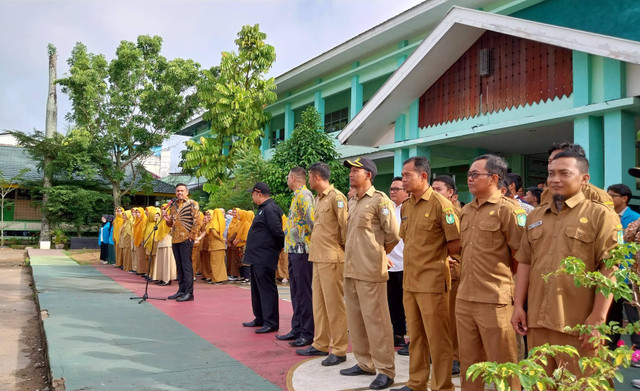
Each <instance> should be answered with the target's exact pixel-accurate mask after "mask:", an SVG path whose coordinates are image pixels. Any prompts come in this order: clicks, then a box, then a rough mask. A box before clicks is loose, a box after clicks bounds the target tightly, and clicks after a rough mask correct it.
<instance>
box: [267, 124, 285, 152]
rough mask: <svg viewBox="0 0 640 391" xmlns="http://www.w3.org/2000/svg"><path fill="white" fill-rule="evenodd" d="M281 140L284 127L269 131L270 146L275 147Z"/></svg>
mask: <svg viewBox="0 0 640 391" xmlns="http://www.w3.org/2000/svg"><path fill="white" fill-rule="evenodd" d="M283 141H284V128H282V129H276V130H272V131H271V135H270V137H269V146H270V147H271V148H275V147H276V145H278V144H280V143H281V142H283Z"/></svg>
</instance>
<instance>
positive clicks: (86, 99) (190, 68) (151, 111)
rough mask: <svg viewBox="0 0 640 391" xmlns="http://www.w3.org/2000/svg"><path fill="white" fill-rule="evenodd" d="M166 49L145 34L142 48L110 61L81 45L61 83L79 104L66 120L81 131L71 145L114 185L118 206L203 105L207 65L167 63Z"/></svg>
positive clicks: (123, 50)
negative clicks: (199, 91) (155, 151)
mask: <svg viewBox="0 0 640 391" xmlns="http://www.w3.org/2000/svg"><path fill="white" fill-rule="evenodd" d="M161 48H162V38H160V37H158V36H154V37H150V36H147V35H141V36H139V37H138V40H137V42H136V43H134V42H128V41H122V42H121V43H120V46H119V47H118V49H117V50H116V57H115V58H114V59H113V60H111V62H107V60H106V59H105V57H104V56H103V55H96V54H92V53H89V52H87V48H86V46H85V45H83V44H82V43H77V44H76V46H75V47H74V49H73V51H72V54H71V57H70V58H69V60H68V61H67V62H68V64H69V68H70V70H69V74H68V75H67V76H66V77H65V78H62V79H60V80H58V83H59V84H60V85H62V91H63V92H64V93H66V94H67V95H68V96H69V99H70V100H71V104H72V111H71V112H70V113H69V114H67V117H66V118H67V119H68V120H69V121H72V122H73V123H74V125H75V127H74V128H73V130H72V131H71V132H70V133H69V134H68V135H67V139H68V140H67V142H69V143H72V144H75V145H78V146H85V148H84V149H81V150H79V151H76V152H78V153H76V154H75V156H79V155H82V156H84V157H79V159H83V158H86V160H87V162H90V165H91V166H93V168H94V169H95V170H96V172H99V174H100V175H101V176H102V177H104V178H105V179H106V180H108V181H109V183H110V185H111V188H112V193H113V204H114V207H118V206H120V204H121V198H122V196H124V195H125V194H128V193H129V192H131V191H132V190H133V189H134V186H135V184H136V183H137V180H138V178H139V177H140V175H141V173H142V172H144V171H143V169H142V166H141V165H140V164H139V161H140V159H141V158H144V157H145V156H148V155H149V154H150V153H151V152H150V151H151V148H152V147H154V146H157V145H160V144H161V143H162V141H163V140H164V139H166V138H168V137H169V136H170V135H171V134H172V133H174V132H175V131H177V130H180V129H181V128H182V127H183V126H184V125H185V124H186V122H187V121H188V120H189V119H190V118H191V116H192V115H193V113H194V111H195V110H196V109H197V108H198V106H199V101H198V99H197V95H196V92H195V86H196V84H197V81H198V80H199V79H200V77H201V72H200V65H199V64H198V63H196V62H194V61H192V60H184V59H180V58H176V59H173V60H170V61H168V60H167V59H166V58H164V57H163V56H162V55H161V54H160V50H161ZM85 169H88V168H87V167H85ZM126 178H130V180H126Z"/></svg>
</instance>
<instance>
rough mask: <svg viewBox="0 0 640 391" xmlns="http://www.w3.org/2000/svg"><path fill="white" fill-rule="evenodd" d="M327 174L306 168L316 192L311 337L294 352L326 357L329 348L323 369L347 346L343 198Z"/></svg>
mask: <svg viewBox="0 0 640 391" xmlns="http://www.w3.org/2000/svg"><path fill="white" fill-rule="evenodd" d="M330 174H331V171H330V170H329V166H328V165H327V164H326V163H322V162H318V163H314V164H312V165H311V167H309V185H310V186H311V189H313V190H315V191H316V192H318V195H317V197H316V202H315V209H314V218H315V222H314V227H313V231H311V245H310V249H309V261H311V262H313V280H312V282H311V290H312V294H313V319H314V325H315V335H314V337H313V344H311V346H309V347H308V348H307V349H298V350H296V353H298V354H299V355H301V356H326V355H327V354H328V352H329V349H331V354H330V355H329V357H327V358H326V359H324V360H322V365H323V366H332V365H337V364H340V363H341V362H344V361H345V360H346V359H347V358H346V354H347V353H346V352H347V345H348V344H349V337H348V335H347V313H346V309H345V304H344V293H343V282H344V244H345V239H346V237H347V197H345V196H344V194H342V193H341V192H340V191H339V190H337V189H336V188H334V187H333V185H331V184H330V183H329V177H330Z"/></svg>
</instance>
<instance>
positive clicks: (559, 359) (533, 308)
mask: <svg viewBox="0 0 640 391" xmlns="http://www.w3.org/2000/svg"><path fill="white" fill-rule="evenodd" d="M588 180H589V162H588V161H587V159H586V158H585V157H584V156H581V155H580V154H577V153H575V152H562V153H558V154H557V155H555V157H554V158H553V160H552V161H551V162H550V163H549V178H548V184H549V188H550V189H551V193H552V196H553V199H552V201H551V202H547V203H543V204H542V205H540V206H539V207H538V208H536V209H535V210H534V211H533V212H531V214H529V216H528V217H527V222H526V226H525V231H524V233H523V235H522V241H521V244H520V248H519V249H518V252H517V253H516V259H517V260H518V263H519V265H518V274H517V277H516V295H515V306H514V311H513V317H512V318H511V324H512V326H513V328H514V329H515V330H516V332H518V333H519V334H521V335H527V336H528V341H529V346H530V347H535V346H540V345H542V344H545V343H550V344H556V345H571V346H573V347H575V348H576V349H577V350H578V353H579V354H580V355H582V356H593V355H594V354H595V350H594V346H592V345H591V344H590V343H589V338H590V337H591V336H590V335H582V336H578V335H575V334H573V333H567V332H565V331H564V328H565V327H566V326H569V327H573V326H575V325H576V324H585V325H598V324H601V323H603V322H604V321H605V319H606V316H607V311H608V309H609V306H610V304H611V300H612V296H611V295H609V296H608V297H605V296H604V295H602V294H600V293H596V291H595V288H586V287H576V286H575V285H574V281H573V276H571V275H559V276H552V277H551V278H550V279H549V280H548V282H546V283H545V282H544V280H543V279H542V278H540V276H541V275H546V274H548V273H552V272H554V271H555V270H557V269H558V268H559V266H560V263H561V262H562V260H564V259H565V258H566V257H567V256H574V257H577V258H579V259H581V260H582V261H584V263H585V269H586V271H595V270H599V271H600V272H602V273H603V274H605V275H610V274H611V272H612V271H611V270H610V269H606V267H605V265H604V263H603V262H602V259H605V258H608V257H609V256H610V255H609V250H610V249H611V248H613V247H614V246H615V245H616V244H617V242H618V241H619V242H622V226H621V225H620V221H619V219H617V218H616V217H617V216H616V215H615V214H613V213H611V210H610V209H609V208H608V207H607V206H605V205H603V204H601V203H598V202H594V201H591V200H589V199H587V198H586V197H585V195H584V193H583V192H582V186H583V185H584V184H586V183H587V181H588ZM527 297H528V299H529V301H528V313H525V312H524V309H523V305H524V302H525V300H526V299H527ZM548 359H549V362H548V365H547V368H546V369H547V373H548V374H551V373H552V372H553V370H554V369H555V368H558V367H559V366H560V365H563V364H564V365H566V368H567V369H568V370H569V371H571V372H572V373H573V374H575V375H578V376H580V374H581V371H580V369H579V366H578V361H577V358H575V357H569V356H567V355H565V354H559V355H556V356H555V357H549V358H548Z"/></svg>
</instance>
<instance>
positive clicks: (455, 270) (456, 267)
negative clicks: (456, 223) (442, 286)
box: [449, 201, 462, 296]
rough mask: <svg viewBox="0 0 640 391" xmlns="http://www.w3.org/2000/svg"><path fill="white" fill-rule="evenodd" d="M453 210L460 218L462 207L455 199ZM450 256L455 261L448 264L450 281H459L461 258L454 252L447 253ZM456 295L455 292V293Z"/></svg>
mask: <svg viewBox="0 0 640 391" xmlns="http://www.w3.org/2000/svg"><path fill="white" fill-rule="evenodd" d="M453 211H454V212H455V214H456V217H457V218H458V219H460V214H461V213H462V208H460V203H459V202H457V201H456V203H455V204H453ZM449 256H450V257H451V258H453V259H455V260H456V261H458V262H456V263H454V264H453V265H449V271H450V273H451V281H460V268H461V267H460V261H461V259H462V257H461V256H460V254H454V255H449ZM456 296H457V294H456Z"/></svg>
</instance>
